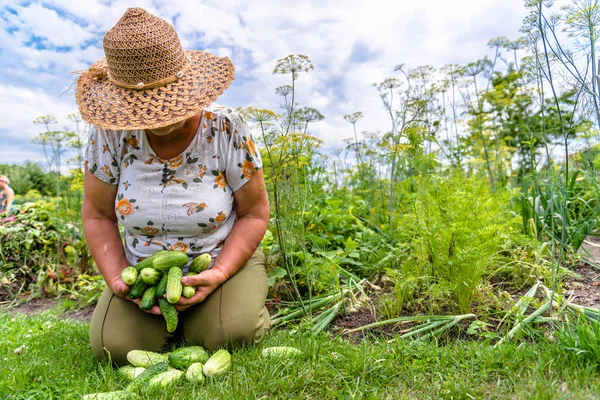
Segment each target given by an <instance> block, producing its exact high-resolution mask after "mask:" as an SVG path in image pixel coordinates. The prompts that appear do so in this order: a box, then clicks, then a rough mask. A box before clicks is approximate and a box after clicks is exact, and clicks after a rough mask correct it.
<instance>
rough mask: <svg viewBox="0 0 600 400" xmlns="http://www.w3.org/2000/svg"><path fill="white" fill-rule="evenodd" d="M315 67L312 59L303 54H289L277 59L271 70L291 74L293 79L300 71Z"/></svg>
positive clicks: (276, 72)
mask: <svg viewBox="0 0 600 400" xmlns="http://www.w3.org/2000/svg"><path fill="white" fill-rule="evenodd" d="M313 69H315V67H314V65H313V63H312V61H311V60H310V58H308V57H307V56H305V55H302V54H298V55H294V54H290V55H289V56H287V57H285V58H280V59H279V60H277V65H276V66H275V69H274V70H273V73H274V74H292V77H293V78H294V79H296V78H298V74H299V73H300V72H308V71H311V70H313Z"/></svg>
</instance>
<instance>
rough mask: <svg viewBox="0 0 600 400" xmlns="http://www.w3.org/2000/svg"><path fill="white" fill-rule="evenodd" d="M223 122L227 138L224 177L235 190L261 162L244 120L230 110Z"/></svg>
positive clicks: (253, 172) (242, 184) (249, 177)
mask: <svg viewBox="0 0 600 400" xmlns="http://www.w3.org/2000/svg"><path fill="white" fill-rule="evenodd" d="M223 123H224V125H225V133H226V134H227V136H228V140H229V143H228V148H227V164H226V169H225V177H226V179H227V184H228V185H229V187H230V188H231V190H232V191H234V192H236V191H237V190H238V189H240V188H241V187H242V186H244V184H245V183H246V182H248V181H249V180H250V179H252V177H253V176H254V174H255V173H256V171H258V170H259V169H260V168H262V166H263V164H262V159H261V157H260V152H259V149H258V146H257V144H256V141H255V140H254V138H253V137H252V133H251V132H250V128H249V127H248V125H247V124H246V121H244V119H243V118H242V117H241V116H240V115H239V114H238V113H237V112H230V113H227V114H226V116H225V120H224V122H223Z"/></svg>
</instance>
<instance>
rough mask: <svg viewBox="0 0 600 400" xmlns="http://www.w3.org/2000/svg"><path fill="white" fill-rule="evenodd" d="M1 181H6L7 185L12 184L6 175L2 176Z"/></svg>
mask: <svg viewBox="0 0 600 400" xmlns="http://www.w3.org/2000/svg"><path fill="white" fill-rule="evenodd" d="M0 181H4V182H6V183H10V181H9V180H8V178H7V177H6V176H4V175H0Z"/></svg>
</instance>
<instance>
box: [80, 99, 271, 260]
mask: <svg viewBox="0 0 600 400" xmlns="http://www.w3.org/2000/svg"><path fill="white" fill-rule="evenodd" d="M86 162H87V163H88V168H89V170H90V172H91V173H92V174H94V175H95V176H96V177H98V178H99V179H101V180H102V181H104V182H106V183H108V184H110V185H117V186H118V191H117V197H116V199H115V212H116V215H117V217H118V219H119V222H120V223H121V225H122V226H123V229H124V232H123V233H124V241H125V246H124V247H125V254H126V256H127V260H128V261H129V263H130V264H132V265H133V264H136V263H137V262H139V261H140V260H142V259H143V258H146V257H148V256H149V255H151V254H153V253H155V252H157V251H159V250H179V251H183V252H186V253H187V254H188V255H192V256H193V255H198V254H201V253H211V254H212V255H213V257H214V256H216V254H218V252H219V250H220V248H221V246H222V244H223V242H224V240H225V238H227V235H228V234H229V232H230V231H231V229H232V226H233V224H234V222H235V221H236V214H235V207H234V198H233V193H234V192H235V191H236V190H238V189H239V188H241V187H242V186H243V185H244V184H245V183H246V182H247V181H248V180H249V179H251V178H252V176H253V175H254V174H255V173H256V171H257V170H258V169H259V168H261V167H262V161H261V158H260V153H259V152H258V149H257V147H256V145H255V143H254V140H253V139H252V135H251V134H250V129H249V128H248V126H247V125H246V123H245V121H244V120H243V118H242V117H241V116H240V115H239V114H238V113H237V112H236V111H235V110H233V109H231V108H227V107H223V106H219V105H217V104H213V105H211V106H210V107H208V108H206V109H205V110H204V111H203V115H202V119H201V121H200V125H199V127H198V131H197V132H196V136H195V137H194V139H193V140H192V142H191V143H190V144H189V146H188V148H187V149H186V150H184V152H183V153H181V154H180V155H178V156H177V157H174V158H171V159H169V160H164V159H162V158H160V157H158V156H157V155H156V154H155V152H154V150H153V149H152V148H151V146H150V144H149V143H148V140H147V138H146V134H145V131H144V130H131V131H113V130H104V129H102V128H98V127H95V128H94V129H93V130H92V133H91V136H90V141H89V144H88V147H87V151H86Z"/></svg>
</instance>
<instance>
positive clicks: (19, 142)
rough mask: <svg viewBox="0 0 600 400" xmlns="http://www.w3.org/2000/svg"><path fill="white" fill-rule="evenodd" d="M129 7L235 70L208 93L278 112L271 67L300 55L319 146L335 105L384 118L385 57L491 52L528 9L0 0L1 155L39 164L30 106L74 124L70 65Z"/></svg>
mask: <svg viewBox="0 0 600 400" xmlns="http://www.w3.org/2000/svg"><path fill="white" fill-rule="evenodd" d="M128 7H142V8H144V9H146V10H147V11H148V12H150V13H152V14H154V15H156V16H159V17H160V18H163V19H165V20H167V21H168V22H170V23H171V24H173V26H174V27H175V29H176V31H177V32H178V34H179V37H180V39H181V42H182V45H183V47H184V48H185V49H196V50H205V51H209V52H211V53H213V54H216V55H218V56H227V57H229V58H230V59H231V60H232V62H233V63H234V65H235V67H236V79H235V81H234V82H233V84H232V85H231V86H230V87H229V89H228V90H227V91H226V92H225V93H224V94H223V95H222V96H221V97H219V99H218V100H217V102H218V103H219V104H223V105H228V106H232V107H237V106H242V107H248V106H253V107H258V108H268V109H272V110H274V111H278V112H281V109H280V108H279V104H280V103H281V100H282V98H281V97H280V96H277V95H275V89H276V88H277V87H279V86H282V85H287V84H290V83H291V78H290V76H289V75H273V68H274V67H275V65H276V63H277V60H278V59H280V58H283V57H285V56H287V55H289V54H303V55H306V56H308V57H309V58H310V59H311V60H312V62H313V64H314V67H315V69H314V70H313V71H311V72H309V73H307V74H301V75H300V77H299V79H298V81H297V91H296V100H297V101H298V104H299V105H300V107H313V108H316V109H318V110H319V111H320V112H321V113H322V114H323V115H324V116H325V119H324V120H323V121H321V122H318V123H315V124H313V125H311V126H310V128H309V130H310V133H311V134H313V135H314V136H317V137H319V138H320V139H322V140H323V151H324V152H328V151H331V150H333V149H336V148H343V147H345V143H344V139H346V138H350V137H353V131H352V125H350V124H349V123H348V122H346V121H345V120H344V119H343V117H344V115H346V114H351V113H353V112H356V111H361V112H362V113H363V115H364V118H363V119H362V120H360V121H359V122H358V123H357V130H358V131H359V132H362V131H369V132H372V131H381V132H385V131H386V130H387V129H389V120H388V119H387V118H388V117H386V112H385V111H384V110H383V108H382V103H381V100H380V98H379V95H378V93H377V90H376V89H375V88H374V87H373V86H372V85H373V83H379V82H381V81H383V80H384V79H386V78H391V77H395V76H396V74H397V72H394V67H395V66H396V65H398V64H401V63H403V64H405V65H406V66H407V67H408V68H416V67H419V66H422V65H430V66H432V67H435V68H441V67H443V66H444V65H446V64H451V63H455V64H463V65H464V64H466V63H469V62H472V61H475V60H477V59H480V58H482V57H483V56H485V55H488V56H490V55H492V54H493V53H492V50H491V49H489V48H488V42H489V40H490V39H492V38H496V37H499V36H506V37H508V38H509V39H511V40H513V39H517V38H518V37H519V31H518V30H519V28H520V26H521V23H522V20H523V18H524V17H525V16H526V14H527V11H526V9H525V7H524V5H523V0H452V1H448V0H421V1H407V0H395V1H389V0H369V1H366V0H314V1H313V0H297V1H294V2H290V1H284V0H253V1H247V0H178V1H176V0H138V1H129V0H116V1H110V0H48V1H12V0H0V24H1V27H0V121H2V123H0V138H1V139H2V140H1V141H0V163H18V164H20V163H22V162H24V161H26V160H28V161H34V162H40V163H42V164H45V162H46V158H45V156H44V153H43V150H42V147H41V146H40V145H36V144H33V143H31V139H32V138H33V137H35V136H36V135H37V134H38V133H40V132H43V131H44V127H43V126H41V125H36V124H34V123H33V121H34V120H35V119H36V118H37V117H39V116H42V115H51V116H53V117H55V118H56V120H57V124H56V125H53V126H52V129H56V130H61V129H65V128H66V129H70V130H73V129H75V126H74V124H73V123H72V122H71V121H70V120H69V119H67V116H68V115H69V114H72V113H76V112H77V105H76V104H75V100H74V91H73V83H74V80H75V76H74V75H73V74H72V72H73V71H77V70H84V69H86V68H87V67H88V66H89V65H90V64H92V63H93V62H95V61H97V60H98V59H100V58H102V57H103V55H104V53H103V49H102V37H103V36H104V34H105V33H106V31H108V30H109V29H110V28H111V27H112V26H113V25H114V24H115V23H116V22H117V21H118V20H119V18H120V17H121V16H122V15H123V13H124V12H125V11H126V9H127V8H128ZM359 139H360V138H359Z"/></svg>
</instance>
